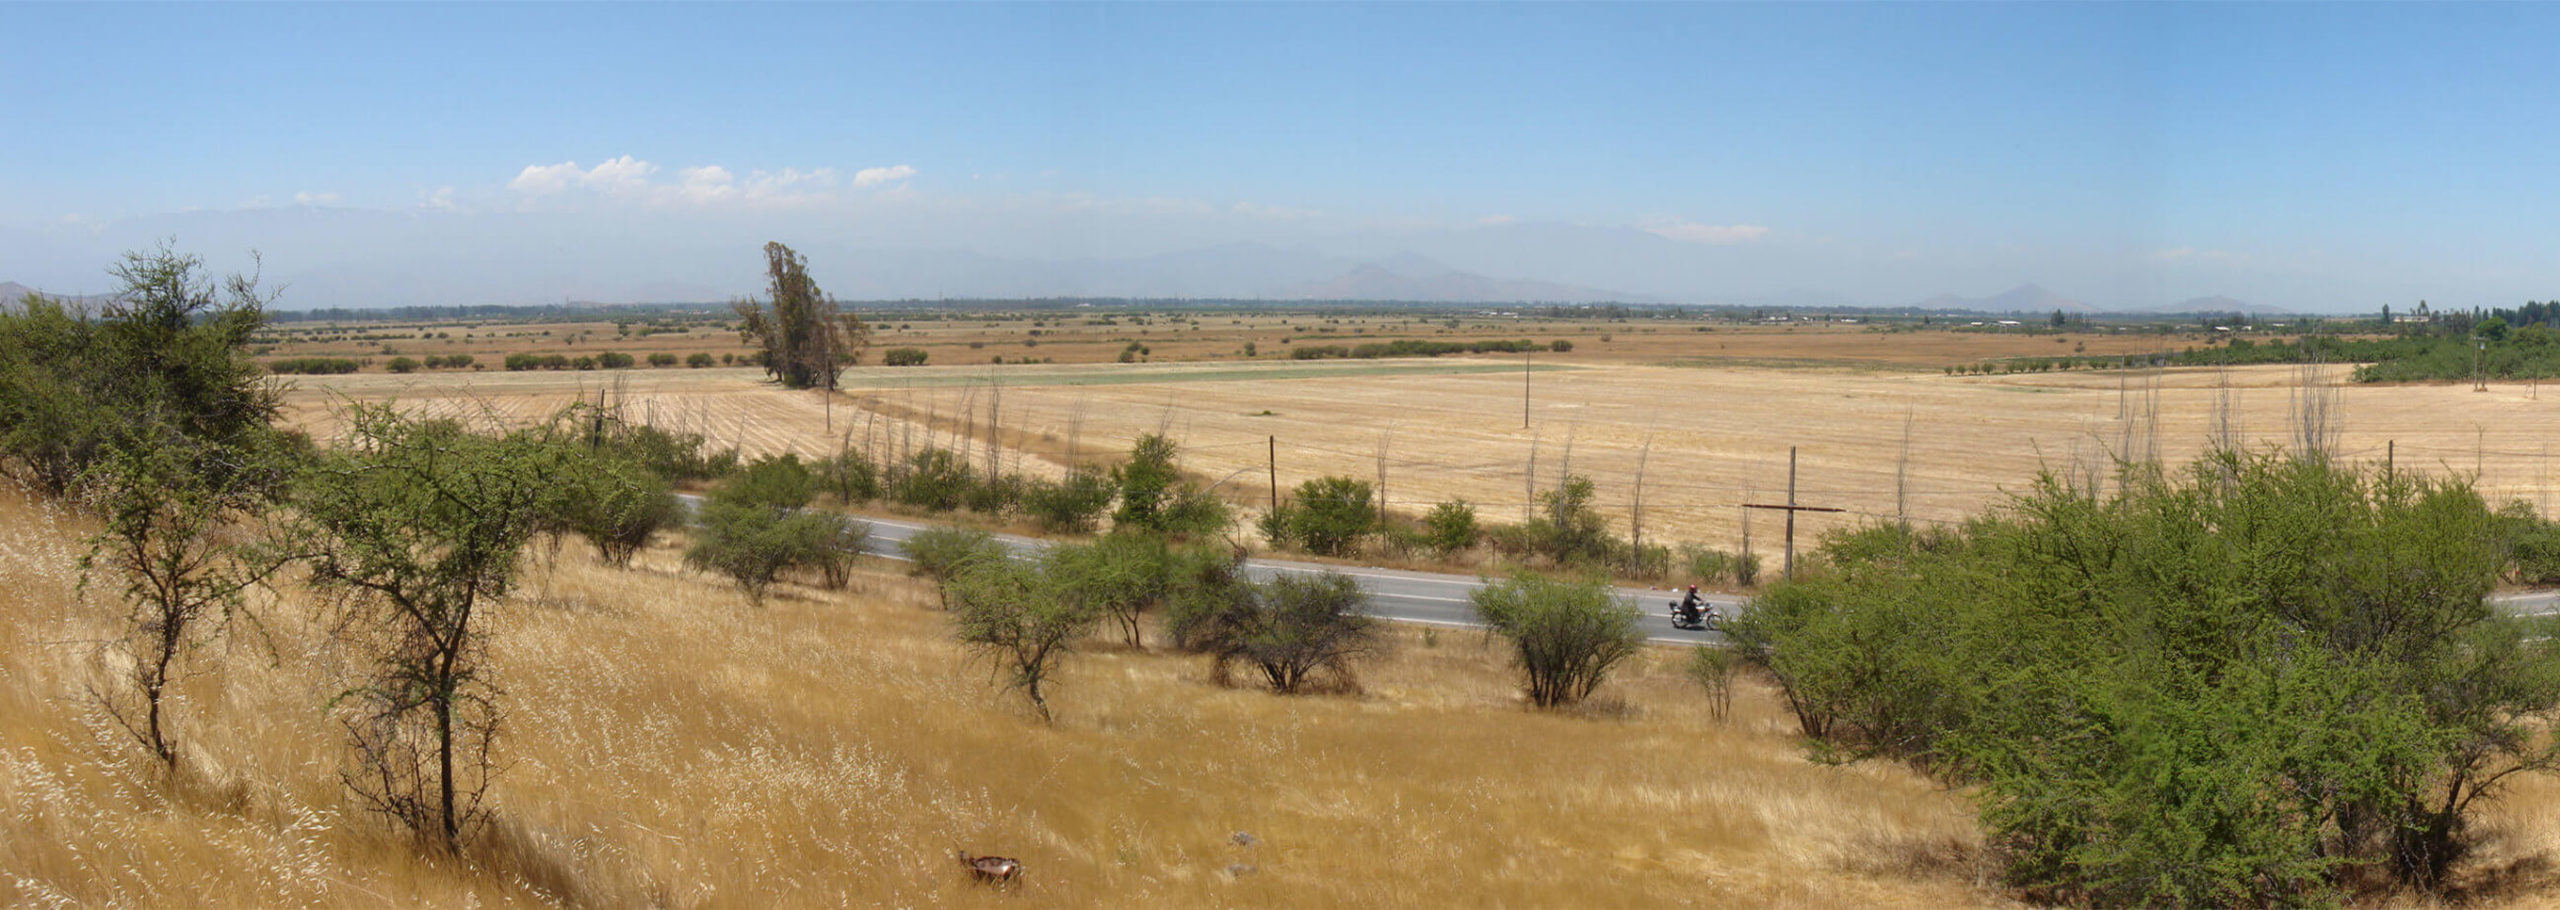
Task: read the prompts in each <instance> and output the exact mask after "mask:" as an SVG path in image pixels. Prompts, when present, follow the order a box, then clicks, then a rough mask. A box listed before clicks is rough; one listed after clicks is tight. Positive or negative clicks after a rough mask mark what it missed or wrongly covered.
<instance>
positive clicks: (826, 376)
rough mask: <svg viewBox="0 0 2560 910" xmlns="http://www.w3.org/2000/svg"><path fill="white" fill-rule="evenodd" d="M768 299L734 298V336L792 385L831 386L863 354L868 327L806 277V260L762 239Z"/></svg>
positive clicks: (779, 378) (770, 373)
mask: <svg viewBox="0 0 2560 910" xmlns="http://www.w3.org/2000/svg"><path fill="white" fill-rule="evenodd" d="M764 256H765V276H766V279H767V285H766V292H767V294H768V295H770V297H771V300H769V301H757V300H754V299H752V298H750V299H747V300H741V301H738V303H737V304H736V307H735V309H736V310H737V313H738V337H739V338H740V339H743V340H744V341H746V342H747V343H748V344H750V345H753V346H754V347H755V348H756V351H757V357H758V362H759V363H760V364H761V365H762V366H763V367H764V368H765V374H766V375H768V376H771V377H773V379H774V380H775V381H777V382H780V383H782V385H783V386H784V387H785V388H793V389H833V388H835V387H836V377H837V376H838V375H840V374H841V373H842V372H843V370H844V368H845V367H847V366H849V365H852V364H854V363H857V362H860V361H861V359H862V347H863V345H864V344H866V343H867V342H868V340H869V338H870V334H871V329H870V327H868V326H865V325H863V323H862V320H860V319H858V318H856V317H855V316H854V315H853V314H851V313H846V312H841V311H840V310H838V309H837V307H836V299H835V298H834V297H833V296H831V295H829V294H827V292H825V291H823V290H820V289H819V288H818V283H817V282H816V281H813V280H810V278H809V271H808V260H807V259H804V258H802V257H801V255H800V254H798V253H795V252H792V251H791V248H790V247H787V246H783V245H782V244H779V243H768V244H765V245H764Z"/></svg>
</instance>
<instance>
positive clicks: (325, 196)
mask: <svg viewBox="0 0 2560 910" xmlns="http://www.w3.org/2000/svg"><path fill="white" fill-rule="evenodd" d="M339 199H340V197H339V195H338V194H336V193H307V192H306V193H295V194H293V204H295V205H336V204H338V200H339Z"/></svg>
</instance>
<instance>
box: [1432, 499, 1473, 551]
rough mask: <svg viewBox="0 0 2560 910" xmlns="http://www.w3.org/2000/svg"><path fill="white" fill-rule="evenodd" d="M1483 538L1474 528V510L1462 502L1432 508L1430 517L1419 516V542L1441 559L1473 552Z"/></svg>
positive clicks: (1450, 502)
mask: <svg viewBox="0 0 2560 910" xmlns="http://www.w3.org/2000/svg"><path fill="white" fill-rule="evenodd" d="M1483 536H1484V531H1483V529H1482V528H1480V527H1478V526H1477V525H1476V507H1475V506H1474V504H1472V503H1469V502H1467V501H1466V500H1464V499H1452V500H1449V501H1448V502H1443V503H1439V504H1437V505H1434V506H1432V507H1431V512H1430V514H1427V515H1424V516H1422V542H1423V544H1424V545H1425V546H1428V547H1430V548H1431V551H1432V552H1433V553H1436V554H1439V555H1441V556H1447V555H1449V554H1451V553H1456V552H1459V551H1462V550H1467V549H1472V548H1473V547H1475V545H1476V541H1477V540H1479V539H1481V538H1482V537H1483Z"/></svg>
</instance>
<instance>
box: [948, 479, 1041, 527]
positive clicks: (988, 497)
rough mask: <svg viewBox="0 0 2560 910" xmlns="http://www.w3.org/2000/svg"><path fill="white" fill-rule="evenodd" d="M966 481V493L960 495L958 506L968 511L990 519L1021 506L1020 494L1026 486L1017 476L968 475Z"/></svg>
mask: <svg viewBox="0 0 2560 910" xmlns="http://www.w3.org/2000/svg"><path fill="white" fill-rule="evenodd" d="M968 480H969V483H968V486H967V487H966V490H967V492H965V493H963V494H962V495H961V497H960V504H961V505H964V506H967V507H968V508H969V511H972V512H976V513H978V514H980V515H986V516H991V517H1002V516H1005V515H1007V514H1010V513H1012V512H1013V510H1014V509H1015V507H1017V506H1019V505H1021V503H1022V493H1023V490H1024V489H1025V487H1026V486H1027V485H1026V484H1025V483H1024V481H1023V479H1022V476H1021V475H1018V474H1009V475H1005V476H1002V477H978V476H975V475H968Z"/></svg>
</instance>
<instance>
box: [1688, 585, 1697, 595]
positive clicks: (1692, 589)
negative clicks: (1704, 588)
mask: <svg viewBox="0 0 2560 910" xmlns="http://www.w3.org/2000/svg"><path fill="white" fill-rule="evenodd" d="M1689 593H1691V594H1696V593H1698V586H1697V585H1690V586H1689Z"/></svg>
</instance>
